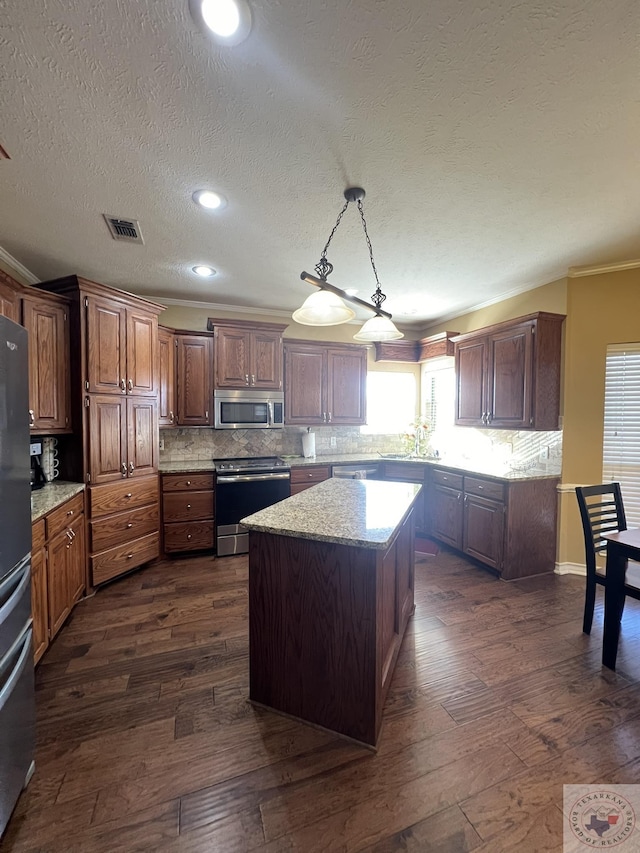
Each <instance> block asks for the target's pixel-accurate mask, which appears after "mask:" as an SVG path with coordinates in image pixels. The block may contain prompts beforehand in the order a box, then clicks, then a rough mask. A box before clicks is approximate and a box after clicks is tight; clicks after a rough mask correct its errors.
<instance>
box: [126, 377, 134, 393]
mask: <svg viewBox="0 0 640 853" xmlns="http://www.w3.org/2000/svg"><path fill="white" fill-rule="evenodd" d="M127 385H128V386H129V391H133V379H129V381H128V382H127Z"/></svg>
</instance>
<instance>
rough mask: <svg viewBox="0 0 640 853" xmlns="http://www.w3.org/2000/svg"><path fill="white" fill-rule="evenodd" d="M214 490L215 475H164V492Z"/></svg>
mask: <svg viewBox="0 0 640 853" xmlns="http://www.w3.org/2000/svg"><path fill="white" fill-rule="evenodd" d="M187 489H192V490H196V491H204V490H205V489H213V474H163V475H162V491H163V492H183V491H186V490H187Z"/></svg>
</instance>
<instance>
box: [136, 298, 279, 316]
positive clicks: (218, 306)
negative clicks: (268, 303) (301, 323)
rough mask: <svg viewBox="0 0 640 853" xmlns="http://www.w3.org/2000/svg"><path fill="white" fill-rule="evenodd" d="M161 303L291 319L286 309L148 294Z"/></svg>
mask: <svg viewBox="0 0 640 853" xmlns="http://www.w3.org/2000/svg"><path fill="white" fill-rule="evenodd" d="M144 298H145V299H146V298H148V299H152V300H153V301H154V302H159V303H160V304H161V305H177V306H179V307H180V308H205V309H206V310H207V311H233V312H234V313H237V314H253V315H254V316H255V315H256V314H265V315H267V316H269V317H286V318H288V319H289V320H291V314H290V313H289V312H287V311H278V310H277V309H275V308H247V306H246V305H226V304H222V303H220V302H198V301H197V300H195V299H175V298H173V297H170V296H149V297H144ZM292 322H293V321H292Z"/></svg>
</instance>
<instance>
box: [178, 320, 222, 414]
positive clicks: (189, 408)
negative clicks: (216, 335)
mask: <svg viewBox="0 0 640 853" xmlns="http://www.w3.org/2000/svg"><path fill="white" fill-rule="evenodd" d="M175 338H176V352H177V359H176V391H177V424H178V426H213V384H212V381H211V380H212V372H213V338H212V336H211V335H210V334H207V333H206V332H205V333H200V334H185V333H182V332H176V336H175Z"/></svg>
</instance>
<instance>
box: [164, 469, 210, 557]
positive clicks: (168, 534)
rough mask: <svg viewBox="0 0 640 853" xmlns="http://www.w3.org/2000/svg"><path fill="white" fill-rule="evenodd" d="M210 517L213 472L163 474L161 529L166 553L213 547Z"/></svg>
mask: <svg viewBox="0 0 640 853" xmlns="http://www.w3.org/2000/svg"><path fill="white" fill-rule="evenodd" d="M213 519H214V485H213V473H210V474H209V473H189V472H187V473H184V474H163V475H162V530H163V543H164V551H165V553H167V554H172V553H178V552H182V551H201V550H210V549H213V548H214V547H215V530H214V522H213Z"/></svg>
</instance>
